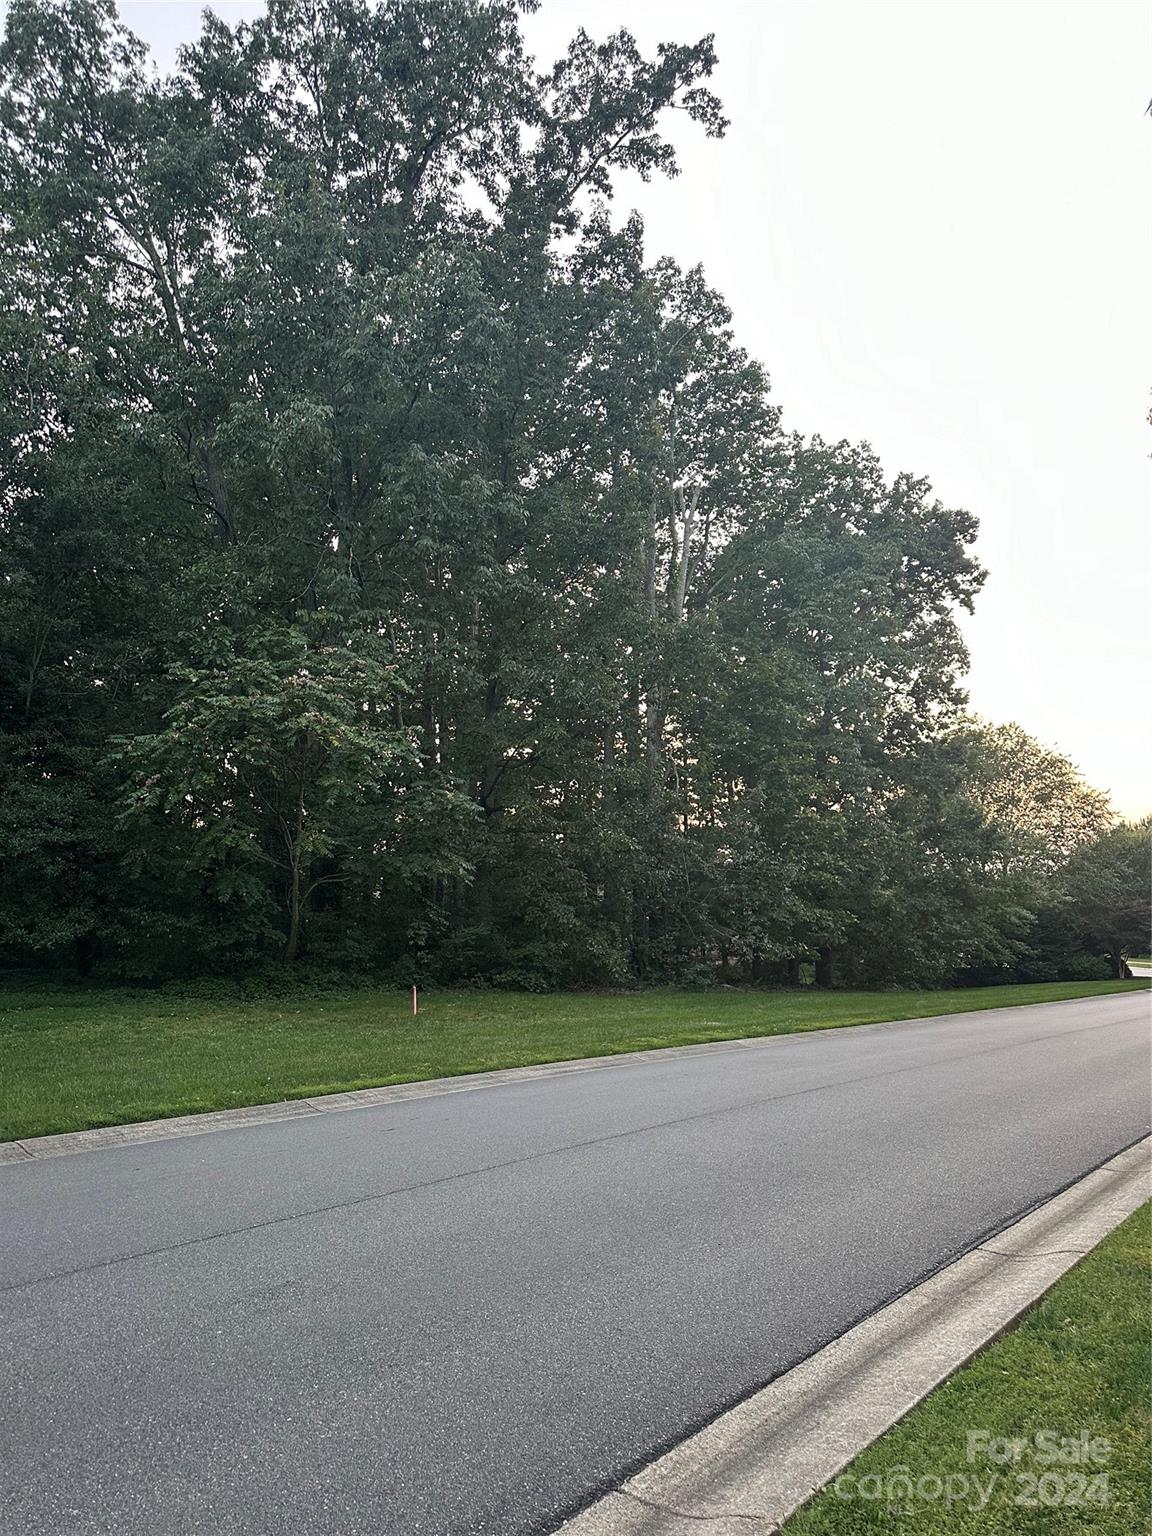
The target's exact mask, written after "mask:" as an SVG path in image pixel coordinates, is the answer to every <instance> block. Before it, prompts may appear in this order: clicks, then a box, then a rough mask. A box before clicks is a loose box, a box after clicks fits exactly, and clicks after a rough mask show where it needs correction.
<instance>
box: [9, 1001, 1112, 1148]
mask: <svg viewBox="0 0 1152 1536" xmlns="http://www.w3.org/2000/svg"><path fill="white" fill-rule="evenodd" d="M1116 995H1123V994H1116ZM1079 1001H1080V999H1079V998H1058V999H1054V1000H1053V1002H1052V1003H1051V1004H1044V1005H1043V1006H1045V1007H1049V1006H1051V1007H1054V1008H1058V1007H1061V1006H1062V1005H1063V1004H1064V1003H1068V1002H1079ZM1036 1006H1037V1004H1035V1003H1009V1004H1008V1005H1006V1006H1005V1007H1002V1008H1000V1007H998V1008H995V1009H976V1010H973V1011H974V1012H979V1013H985V1012H988V1013H993V1012H995V1013H1014V1012H1017V1011H1018V1010H1019V1009H1022V1008H1035V1007H1036ZM966 1016H967V1015H966V1014H963V1013H960V1014H956V1013H938V1014H928V1015H925V1016H921V1017H918V1018H910V1019H876V1020H875V1021H873V1022H872V1023H868V1024H838V1025H834V1026H832V1027H831V1028H827V1029H799V1030H791V1031H787V1032H785V1033H783V1034H779V1035H744V1036H739V1037H737V1038H736V1039H734V1040H708V1041H703V1042H702V1043H701V1044H699V1045H667V1046H658V1047H657V1048H656V1049H655V1050H649V1051H620V1052H617V1053H616V1054H614V1055H611V1056H580V1057H577V1058H576V1059H575V1060H573V1061H545V1062H539V1063H537V1064H536V1065H534V1066H527V1067H501V1068H500V1069H498V1070H497V1071H493V1072H469V1073H467V1074H464V1075H462V1076H459V1077H433V1078H427V1079H425V1080H423V1081H420V1082H414V1083H395V1084H392V1085H390V1086H388V1087H383V1088H353V1089H350V1090H348V1091H347V1092H344V1093H324V1094H316V1095H314V1096H313V1097H312V1098H303V1099H281V1100H278V1101H277V1102H275V1103H273V1104H251V1105H244V1106H242V1107H240V1108H237V1109H214V1110H206V1111H203V1112H201V1113H199V1114H194V1115H170V1116H168V1117H166V1118H165V1119H163V1120H137V1121H134V1122H133V1123H132V1124H130V1125H102V1126H98V1127H97V1128H96V1129H94V1130H91V1131H61V1132H59V1133H57V1134H56V1135H52V1136H28V1137H25V1138H24V1139H23V1140H19V1141H0V1164H3V1163H24V1162H27V1161H28V1159H29V1158H38V1157H60V1156H62V1155H63V1154H65V1153H69V1152H93V1151H96V1150H98V1149H99V1148H101V1147H123V1146H132V1145H134V1144H136V1143H137V1142H142V1141H168V1140H170V1139H172V1138H174V1137H179V1136H202V1135H204V1134H205V1132H207V1131H226V1130H232V1129H237V1128H242V1127H244V1126H249V1125H265V1124H267V1123H268V1122H270V1121H276V1120H298V1119H300V1118H302V1117H307V1116H311V1115H319V1114H330V1113H332V1112H333V1111H339V1110H345V1109H365V1108H369V1107H371V1106H372V1105H375V1104H402V1103H403V1102H404V1101H405V1100H407V1099H425V1098H430V1097H432V1096H434V1095H436V1094H442V1093H468V1092H471V1091H473V1090H475V1089H478V1088H494V1087H499V1086H500V1085H501V1084H504V1083H518V1082H523V1081H526V1080H530V1079H532V1078H538V1077H556V1076H558V1075H560V1074H562V1073H567V1072H595V1071H598V1070H601V1069H603V1068H605V1067H620V1066H629V1065H632V1064H634V1063H637V1062H645V1063H648V1064H649V1065H650V1064H651V1062H652V1060H653V1059H654V1058H656V1059H659V1058H671V1059H675V1058H676V1057H680V1056H702V1055H710V1054H711V1053H712V1052H714V1051H759V1050H767V1049H770V1048H771V1047H773V1046H775V1045H779V1044H780V1043H781V1042H782V1041H794V1040H796V1039H797V1038H799V1037H803V1038H804V1039H814V1040H821V1039H827V1038H828V1037H830V1036H835V1035H838V1034H840V1033H841V1031H842V1030H845V1029H850V1030H852V1031H853V1033H855V1032H857V1031H859V1030H866V1031H872V1030H892V1029H910V1028H914V1027H916V1026H917V1025H922V1024H934V1023H938V1022H940V1021H942V1020H945V1019H956V1018H961V1017H966Z"/></svg>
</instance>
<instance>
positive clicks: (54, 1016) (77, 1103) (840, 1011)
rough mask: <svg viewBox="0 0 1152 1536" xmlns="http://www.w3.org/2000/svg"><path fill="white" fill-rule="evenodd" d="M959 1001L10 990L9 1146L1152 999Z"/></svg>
mask: <svg viewBox="0 0 1152 1536" xmlns="http://www.w3.org/2000/svg"><path fill="white" fill-rule="evenodd" d="M1148 985H1149V983H1148V982H1147V981H1130V982H1067V983H1063V982H1054V983H1046V984H1042V985H1035V986H1016V987H980V988H970V989H968V990H964V991H950V992H832V993H820V992H752V991H747V992H744V991H736V990H720V991H715V992H674V991H653V992H638V993H621V994H590V993H557V994H551V995H547V996H534V995H531V994H527V993H522V992H465V991H458V992H451V991H443V992H429V993H427V994H425V995H424V997H423V998H422V1000H421V1009H420V1015H419V1017H418V1018H416V1019H414V1018H413V1017H412V1016H411V1011H410V1010H411V1002H410V999H409V997H408V995H407V994H405V993H399V992H384V991H368V990H363V989H361V990H356V991H353V990H349V991H348V992H347V993H336V994H332V995H323V996H316V995H314V996H311V997H307V996H304V997H291V998H268V999H265V1000H262V1001H245V1002H239V1001H230V1002H221V1001H213V1002H208V1001H205V1000H203V999H193V998H192V997H187V996H185V997H182V996H180V995H179V994H176V993H171V992H159V991H157V992H100V991H92V990H85V989H83V988H79V987H77V988H74V989H67V988H58V989H54V990H43V991H32V990H9V991H6V992H0V1140H11V1139H14V1138H16V1137H23V1136H40V1135H43V1134H45V1133H46V1132H50V1131H76V1130H83V1129H86V1128H87V1127H89V1126H94V1125H120V1124H124V1123H126V1122H128V1121H132V1120H150V1119H157V1118H159V1117H161V1116H163V1115H180V1114H189V1113H193V1112H195V1111H199V1110H207V1109H226V1108H229V1107H232V1106H235V1105H238V1104H267V1103H271V1102H273V1101H275V1100H277V1099H291V1098H306V1097H308V1096H309V1095H311V1094H316V1093H334V1092H338V1091H340V1090H342V1089H348V1088H367V1087H374V1086H376V1085H378V1084H382V1083H403V1082H412V1081H416V1080H419V1079H420V1078H429V1077H451V1076H455V1075H457V1074H459V1073H465V1072H483V1071H486V1070H488V1069H490V1068H495V1067H514V1066H525V1065H527V1064H528V1063H531V1062H541V1061H564V1060H567V1059H571V1058H575V1057H578V1056H600V1055H608V1054H611V1053H614V1052H618V1051H636V1050H650V1049H653V1048H655V1047H657V1046H663V1045H687V1044H692V1043H696V1042H700V1041H708V1040H733V1039H738V1038H739V1037H741V1036H750V1035H777V1034H789V1033H792V1032H794V1031H802V1030H809V1029H832V1028H837V1027H839V1026H841V1025H846V1024H865V1023H872V1022H876V1021H879V1020H884V1019H902V1018H927V1017H929V1016H931V1015H933V1014H940V1013H957V1012H963V1011H967V1010H970V1009H980V1008H1002V1007H1007V1006H1009V1005H1010V1004H1013V1003H1038V1002H1055V1001H1059V1000H1060V999H1063V998H1072V997H1091V996H1096V995H1099V994H1102V993H1109V992H1117V991H1129V990H1134V989H1140V988H1147V987H1148Z"/></svg>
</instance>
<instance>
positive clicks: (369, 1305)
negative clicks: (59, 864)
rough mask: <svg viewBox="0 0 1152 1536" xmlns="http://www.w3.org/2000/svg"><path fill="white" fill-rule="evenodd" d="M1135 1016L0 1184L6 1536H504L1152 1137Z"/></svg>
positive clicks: (701, 1060) (818, 1049)
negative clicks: (159, 1534)
mask: <svg viewBox="0 0 1152 1536" xmlns="http://www.w3.org/2000/svg"><path fill="white" fill-rule="evenodd" d="M1148 1018H1149V997H1148V994H1146V993H1144V994H1142V993H1127V994H1119V995H1114V996H1111V997H1103V998H1094V999H1084V1000H1080V1001H1076V1002H1067V1003H1049V1004H1044V1005H1041V1006H1035V1007H1027V1008H1009V1009H1002V1010H995V1011H990V1012H983V1013H976V1014H959V1015H954V1016H950V1017H946V1018H937V1019H928V1020H921V1021H910V1022H907V1023H899V1024H885V1025H871V1026H867V1027H864V1028H857V1029H843V1030H829V1031H825V1032H820V1033H811V1034H805V1035H795V1036H784V1037H777V1038H775V1039H770V1040H762V1041H749V1042H747V1044H746V1046H745V1047H743V1048H740V1049H732V1048H731V1047H727V1048H723V1049H715V1050H710V1049H705V1050H702V1051H701V1052H699V1053H698V1054H695V1055H689V1056H685V1055H678V1056H674V1057H669V1056H662V1055H661V1054H660V1053H653V1054H652V1055H651V1056H650V1057H645V1058H642V1059H641V1060H639V1061H637V1060H636V1059H631V1060H629V1061H628V1062H627V1063H621V1064H619V1065H612V1066H608V1067H598V1068H596V1069H594V1070H588V1071H582V1072H575V1073H570V1074H565V1075H560V1076H555V1077H548V1078H538V1079H524V1080H520V1081H517V1082H515V1083H512V1084H502V1085H499V1086H493V1087H490V1088H484V1089H479V1090H477V1091H475V1092H471V1093H467V1094H454V1095H448V1094H446V1095H444V1096H434V1097H430V1098H423V1099H415V1100H412V1101H409V1102H406V1103H398V1104H390V1105H383V1106H379V1107H372V1108H365V1109H361V1110H353V1111H348V1112H347V1113H344V1114H340V1115H323V1116H316V1117H315V1118H314V1119H311V1118H310V1119H301V1120H291V1121H283V1122H279V1123H272V1124H267V1125H261V1126H252V1127H246V1128H244V1129H235V1130H228V1131H221V1132H218V1133H214V1134H209V1135H203V1136H194V1137H188V1138H187V1139H182V1140H176V1141H156V1142H145V1143H141V1144H139V1145H134V1146H124V1147H116V1148H108V1149H104V1150H100V1151H94V1152H84V1153H79V1154H76V1155H74V1156H67V1157H55V1158H48V1159H44V1160H42V1161H31V1160H30V1161H28V1162H26V1163H14V1164H11V1165H7V1166H4V1167H0V1230H2V1231H3V1233H4V1242H3V1245H2V1255H0V1287H2V1288H3V1292H2V1294H0V1308H2V1310H3V1334H2V1344H0V1359H2V1369H3V1373H4V1381H3V1397H4V1403H5V1414H4V1420H3V1427H2V1429H0V1471H2V1473H3V1480H4V1483H5V1492H4V1496H3V1497H4V1504H3V1508H4V1522H3V1528H4V1531H5V1533H6V1536H32V1533H36V1536H46V1533H52V1536H94V1533H101V1536H105V1533H106V1536H146V1533H147V1536H155V1533H157V1532H164V1533H165V1536H186V1533H196V1536H200V1533H204V1536H209V1533H210V1536H233V1533H235V1536H241V1533H242V1536H265V1533H268V1536H271V1533H276V1536H313V1533H316V1536H320V1533H324V1536H369V1533H371V1536H481V1533H483V1536H525V1533H528V1532H539V1531H546V1530H549V1529H551V1528H552V1527H553V1526H554V1525H555V1524H556V1523H557V1522H558V1521H559V1519H560V1518H561V1516H562V1515H563V1514H564V1513H566V1512H568V1511H571V1510H572V1509H574V1508H576V1507H578V1506H579V1505H580V1504H581V1503H583V1502H585V1501H586V1500H588V1499H589V1498H591V1497H592V1496H593V1495H594V1494H595V1493H596V1492H598V1491H601V1490H603V1489H605V1488H606V1487H609V1486H611V1485H612V1484H613V1483H615V1482H616V1481H617V1480H618V1479H619V1478H620V1477H621V1476H622V1475H623V1474H624V1473H625V1472H627V1471H629V1470H631V1469H634V1468H635V1467H636V1466H637V1465H639V1464H641V1463H642V1462H644V1461H645V1460H647V1459H648V1458H650V1457H651V1456H652V1455H654V1454H655V1453H656V1452H657V1451H659V1450H661V1449H663V1448H665V1447H667V1446H668V1445H669V1444H671V1443H673V1442H674V1441H676V1440H677V1439H679V1438H680V1437H681V1436H682V1435H684V1434H685V1433H686V1432H688V1431H689V1430H691V1429H693V1428H695V1427H697V1426H698V1425H700V1424H701V1423H702V1422H704V1421H705V1420H706V1419H708V1418H710V1417H712V1416H713V1415H714V1414H715V1413H716V1412H718V1411H719V1410H720V1409H722V1408H724V1407H726V1406H728V1405H730V1404H731V1403H732V1402H734V1401H736V1400H737V1399H739V1398H740V1397H742V1396H744V1395H746V1394H747V1393H748V1392H749V1391H751V1390H752V1389H754V1388H755V1387H758V1386H760V1385H762V1384H763V1383H764V1382H766V1381H767V1380H769V1379H770V1378H772V1377H773V1376H775V1375H777V1374H778V1373H779V1372H780V1371H782V1370H785V1369H786V1368H787V1367H789V1366H790V1365H792V1364H795V1363H796V1362H797V1361H798V1360H800V1359H802V1358H803V1357H804V1356H806V1355H808V1354H810V1353H811V1352H812V1351H813V1350H815V1349H817V1348H819V1347H820V1346H821V1345H822V1344H824V1343H826V1342H827V1341H828V1340H829V1339H831V1338H832V1337H834V1336H835V1335H837V1334H839V1333H840V1332H842V1331H843V1330H844V1329H845V1328H846V1327H848V1326H849V1325H850V1324H851V1323H853V1322H854V1321H856V1320H858V1319H859V1318H860V1317H862V1316H864V1315H865V1314H867V1313H869V1312H871V1311H873V1310H874V1309H875V1308H877V1307H878V1306H880V1305H882V1304H883V1303H884V1302H886V1301H888V1300H890V1299H891V1298H892V1297H893V1296H895V1295H896V1294H898V1293H899V1292H900V1291H902V1290H903V1289H905V1288H906V1287H907V1286H908V1285H910V1284H912V1283H913V1282H915V1281H916V1280H917V1279H919V1278H921V1277H923V1276H924V1275H925V1274H926V1273H928V1272H930V1271H931V1270H933V1269H935V1268H937V1267H938V1266H939V1265H941V1264H942V1263H944V1262H946V1261H947V1260H948V1259H950V1258H952V1257H954V1256H955V1255H956V1254H958V1253H960V1252H962V1251H963V1250H964V1249H966V1248H968V1247H970V1246H971V1245H972V1244H973V1243H975V1242H976V1241H977V1240H978V1239H980V1238H981V1237H983V1236H985V1235H987V1234H988V1233H989V1232H990V1231H992V1230H995V1229H997V1228H999V1227H1000V1226H1002V1225H1003V1224H1005V1223H1006V1222H1008V1221H1009V1220H1010V1219H1012V1218H1013V1217H1015V1216H1016V1215H1018V1214H1019V1213H1020V1212H1022V1211H1023V1210H1025V1209H1027V1208H1028V1207H1029V1206H1031V1205H1033V1204H1035V1203H1037V1202H1039V1201H1040V1200H1042V1199H1044V1198H1046V1197H1047V1196H1049V1195H1051V1194H1053V1193H1054V1192H1055V1191H1057V1190H1058V1189H1060V1188H1062V1187H1063V1186H1064V1185H1066V1184H1068V1183H1069V1182H1071V1181H1072V1180H1074V1179H1075V1178H1077V1177H1078V1176H1079V1175H1081V1174H1083V1173H1084V1172H1086V1171H1087V1170H1088V1169H1090V1168H1092V1167H1094V1166H1095V1165H1097V1164H1098V1163H1100V1162H1102V1161H1103V1160H1105V1159H1106V1158H1108V1157H1110V1156H1112V1155H1113V1154H1114V1153H1116V1152H1117V1151H1119V1150H1120V1149H1121V1148H1122V1147H1124V1146H1127V1145H1128V1144H1130V1143H1131V1142H1133V1141H1135V1140H1136V1139H1137V1138H1139V1137H1141V1136H1143V1135H1145V1134H1147V1133H1148V1131H1149V1089H1148V1082H1149V1031H1148Z"/></svg>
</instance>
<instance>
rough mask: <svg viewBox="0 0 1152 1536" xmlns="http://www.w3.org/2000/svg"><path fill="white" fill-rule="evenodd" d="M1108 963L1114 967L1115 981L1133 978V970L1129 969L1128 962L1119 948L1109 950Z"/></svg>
mask: <svg viewBox="0 0 1152 1536" xmlns="http://www.w3.org/2000/svg"><path fill="white" fill-rule="evenodd" d="M1108 963H1109V965H1110V966H1111V968H1112V979H1113V981H1131V980H1132V972H1131V971H1130V970H1129V969H1128V962H1127V960H1125V958H1124V956H1123V955H1122V954H1121V953H1120V951H1119V950H1118V949H1113V950H1109V952H1108Z"/></svg>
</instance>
